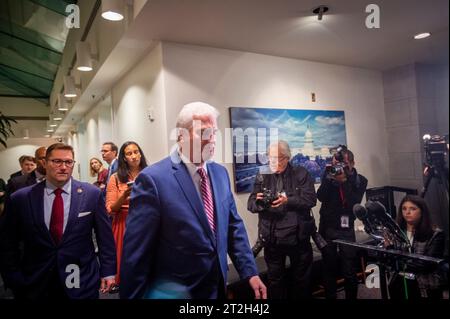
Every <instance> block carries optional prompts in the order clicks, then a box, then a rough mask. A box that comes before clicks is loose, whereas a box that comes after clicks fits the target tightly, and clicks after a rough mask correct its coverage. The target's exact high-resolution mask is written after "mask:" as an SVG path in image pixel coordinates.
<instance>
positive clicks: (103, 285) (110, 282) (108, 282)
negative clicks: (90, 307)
mask: <svg viewBox="0 0 450 319" xmlns="http://www.w3.org/2000/svg"><path fill="white" fill-rule="evenodd" d="M115 284H116V279H115V277H112V278H109V277H107V278H102V279H101V282H100V292H101V293H102V294H104V293H106V292H109V291H110V290H111V288H112V287H113V286H114V285H115Z"/></svg>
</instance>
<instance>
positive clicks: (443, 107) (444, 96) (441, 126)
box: [436, 64, 449, 135]
mask: <svg viewBox="0 0 450 319" xmlns="http://www.w3.org/2000/svg"><path fill="white" fill-rule="evenodd" d="M448 111H449V83H448V64H447V65H441V66H439V68H438V72H437V76H436V112H437V122H438V123H437V124H438V133H439V134H441V135H444V134H448V125H449V123H448V119H449V116H448V115H449V114H448Z"/></svg>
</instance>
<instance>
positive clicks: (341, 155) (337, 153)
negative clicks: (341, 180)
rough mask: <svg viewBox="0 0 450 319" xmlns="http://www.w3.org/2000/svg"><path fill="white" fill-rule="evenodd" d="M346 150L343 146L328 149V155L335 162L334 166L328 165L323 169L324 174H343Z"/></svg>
mask: <svg viewBox="0 0 450 319" xmlns="http://www.w3.org/2000/svg"><path fill="white" fill-rule="evenodd" d="M347 150H348V148H347V146H345V145H339V146H337V147H333V148H331V149H330V153H331V154H332V155H333V157H334V159H335V160H336V161H337V163H336V164H334V165H332V164H329V165H327V166H326V167H325V170H326V172H327V173H328V174H329V175H331V176H336V175H340V174H342V173H344V172H345V168H346V167H347V165H346V164H345V153H346V152H347Z"/></svg>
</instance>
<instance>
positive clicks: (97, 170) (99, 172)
mask: <svg viewBox="0 0 450 319" xmlns="http://www.w3.org/2000/svg"><path fill="white" fill-rule="evenodd" d="M89 172H90V173H91V176H92V177H95V176H97V180H96V181H95V182H94V185H95V186H97V187H99V188H101V189H104V188H105V187H106V179H107V178H108V170H107V169H106V168H105V167H103V163H102V161H101V160H99V159H98V158H97V157H93V158H91V159H90V160H89Z"/></svg>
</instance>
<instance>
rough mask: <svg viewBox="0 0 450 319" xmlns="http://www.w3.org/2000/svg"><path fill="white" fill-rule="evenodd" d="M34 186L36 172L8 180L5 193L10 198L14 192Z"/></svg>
mask: <svg viewBox="0 0 450 319" xmlns="http://www.w3.org/2000/svg"><path fill="white" fill-rule="evenodd" d="M34 184H36V172H35V171H32V172H31V173H30V174H26V175H21V176H18V177H15V178H12V179H10V180H9V181H8V185H7V186H6V192H7V194H8V195H9V196H10V195H12V194H13V193H14V192H15V191H17V190H19V189H21V188H24V187H27V186H31V185H34Z"/></svg>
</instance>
